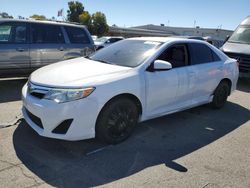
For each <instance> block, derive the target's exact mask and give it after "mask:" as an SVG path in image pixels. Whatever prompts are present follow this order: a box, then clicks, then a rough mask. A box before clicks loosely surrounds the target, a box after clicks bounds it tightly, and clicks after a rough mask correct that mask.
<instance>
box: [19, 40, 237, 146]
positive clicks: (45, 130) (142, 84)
mask: <svg viewBox="0 0 250 188" xmlns="http://www.w3.org/2000/svg"><path fill="white" fill-rule="evenodd" d="M238 73H239V72H238V65H237V62H236V61H235V60H233V59H230V58H228V57H227V56H226V55H225V54H223V53H222V52H220V51H219V50H218V49H216V48H215V47H213V46H212V45H210V44H208V43H206V42H203V41H198V40H191V39H177V38H132V39H126V40H123V41H119V42H117V43H115V44H114V45H111V46H109V47H107V48H104V49H103V50H100V51H97V52H96V53H95V54H93V55H92V56H90V57H87V58H77V59H73V60H68V61H64V62H60V63H56V64H53V65H49V66H46V67H43V68H41V69H39V70H37V71H35V72H33V73H32V74H31V76H30V78H29V81H28V83H27V84H25V86H24V87H23V90H22V97H23V115H24V118H25V119H26V121H27V122H28V124H29V125H30V126H31V127H32V128H33V129H34V130H35V131H36V132H37V133H38V134H40V135H42V136H46V137H51V138H57V139H64V140H81V139H88V138H93V137H95V136H97V137H98V138H99V139H101V140H103V141H105V142H107V143H111V144H116V143H119V142H121V141H123V140H125V139H126V138H128V137H129V135H131V133H132V131H133V129H134V128H135V126H136V125H137V123H138V122H141V121H145V120H148V119H152V118H155V117H159V116H163V115H166V114H171V113H174V112H178V111H182V110H184V109H187V108H192V107H194V106H199V105H202V104H205V103H211V104H212V106H214V107H215V108H221V107H222V106H223V105H224V104H225V102H226V100H227V97H228V96H229V95H230V94H231V92H232V91H233V90H235V89H236V83H237V80H238Z"/></svg>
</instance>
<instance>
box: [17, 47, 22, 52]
mask: <svg viewBox="0 0 250 188" xmlns="http://www.w3.org/2000/svg"><path fill="white" fill-rule="evenodd" d="M16 51H18V52H23V51H24V48H17V49H16Z"/></svg>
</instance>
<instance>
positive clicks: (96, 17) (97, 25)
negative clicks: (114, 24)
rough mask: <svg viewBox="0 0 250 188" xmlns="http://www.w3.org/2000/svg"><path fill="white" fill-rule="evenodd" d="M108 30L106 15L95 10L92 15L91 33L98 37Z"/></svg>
mask: <svg viewBox="0 0 250 188" xmlns="http://www.w3.org/2000/svg"><path fill="white" fill-rule="evenodd" d="M108 30H109V26H108V24H107V20H106V16H105V14H103V13H102V12H96V13H95V14H93V15H92V33H93V34H95V35H97V36H98V37H100V36H102V35H104V34H106V33H107V32H108Z"/></svg>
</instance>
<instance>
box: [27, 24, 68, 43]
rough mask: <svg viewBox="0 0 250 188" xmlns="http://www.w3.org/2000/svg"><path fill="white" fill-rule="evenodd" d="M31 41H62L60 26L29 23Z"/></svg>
mask: <svg viewBox="0 0 250 188" xmlns="http://www.w3.org/2000/svg"><path fill="white" fill-rule="evenodd" d="M31 34H32V35H31V36H32V43H35V44H42V43H51V44H57V43H64V37H63V33H62V30H61V27H60V26H56V25H47V24H32V25H31Z"/></svg>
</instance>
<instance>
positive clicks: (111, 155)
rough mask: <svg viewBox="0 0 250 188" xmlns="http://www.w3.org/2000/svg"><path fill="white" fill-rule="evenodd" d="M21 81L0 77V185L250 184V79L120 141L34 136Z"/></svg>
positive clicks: (140, 126) (145, 185) (150, 123)
mask: <svg viewBox="0 0 250 188" xmlns="http://www.w3.org/2000/svg"><path fill="white" fill-rule="evenodd" d="M25 82H26V79H25V78H24V79H2V80H1V81H0V91H1V94H0V111H1V113H0V182H1V184H0V187H36V186H40V187H47V186H54V187H79V186H80V187H93V186H104V187H114V186H116V187H138V186H139V187H206V188H208V187H244V188H245V187H250V179H249V177H250V149H249V143H250V121H249V120H250V82H249V80H240V81H239V84H238V90H237V91H236V92H234V93H233V95H231V96H230V98H229V101H228V103H227V104H226V105H225V107H224V108H223V109H221V110H213V109H211V108H210V107H209V106H208V105H204V106H201V107H198V108H194V109H190V110H187V111H184V112H181V113H176V114H173V115H169V116H165V117H162V118H158V119H154V120H150V121H147V122H144V123H141V124H140V125H139V126H138V127H137V129H136V131H135V134H133V136H132V137H131V138H130V139H128V140H127V141H125V142H124V143H122V144H119V145H115V146H109V145H103V144H102V143H100V142H98V141H97V140H95V139H92V140H87V141H78V142H67V141H59V140H54V139H48V138H43V137H40V136H38V135H37V134H36V133H35V132H34V131H33V130H32V129H31V128H30V127H29V126H28V125H27V124H26V122H25V121H24V120H23V119H22V115H21V113H20V109H21V105H22V103H21V101H20V100H21V96H20V92H21V88H22V85H23V84H24V83H25Z"/></svg>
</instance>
